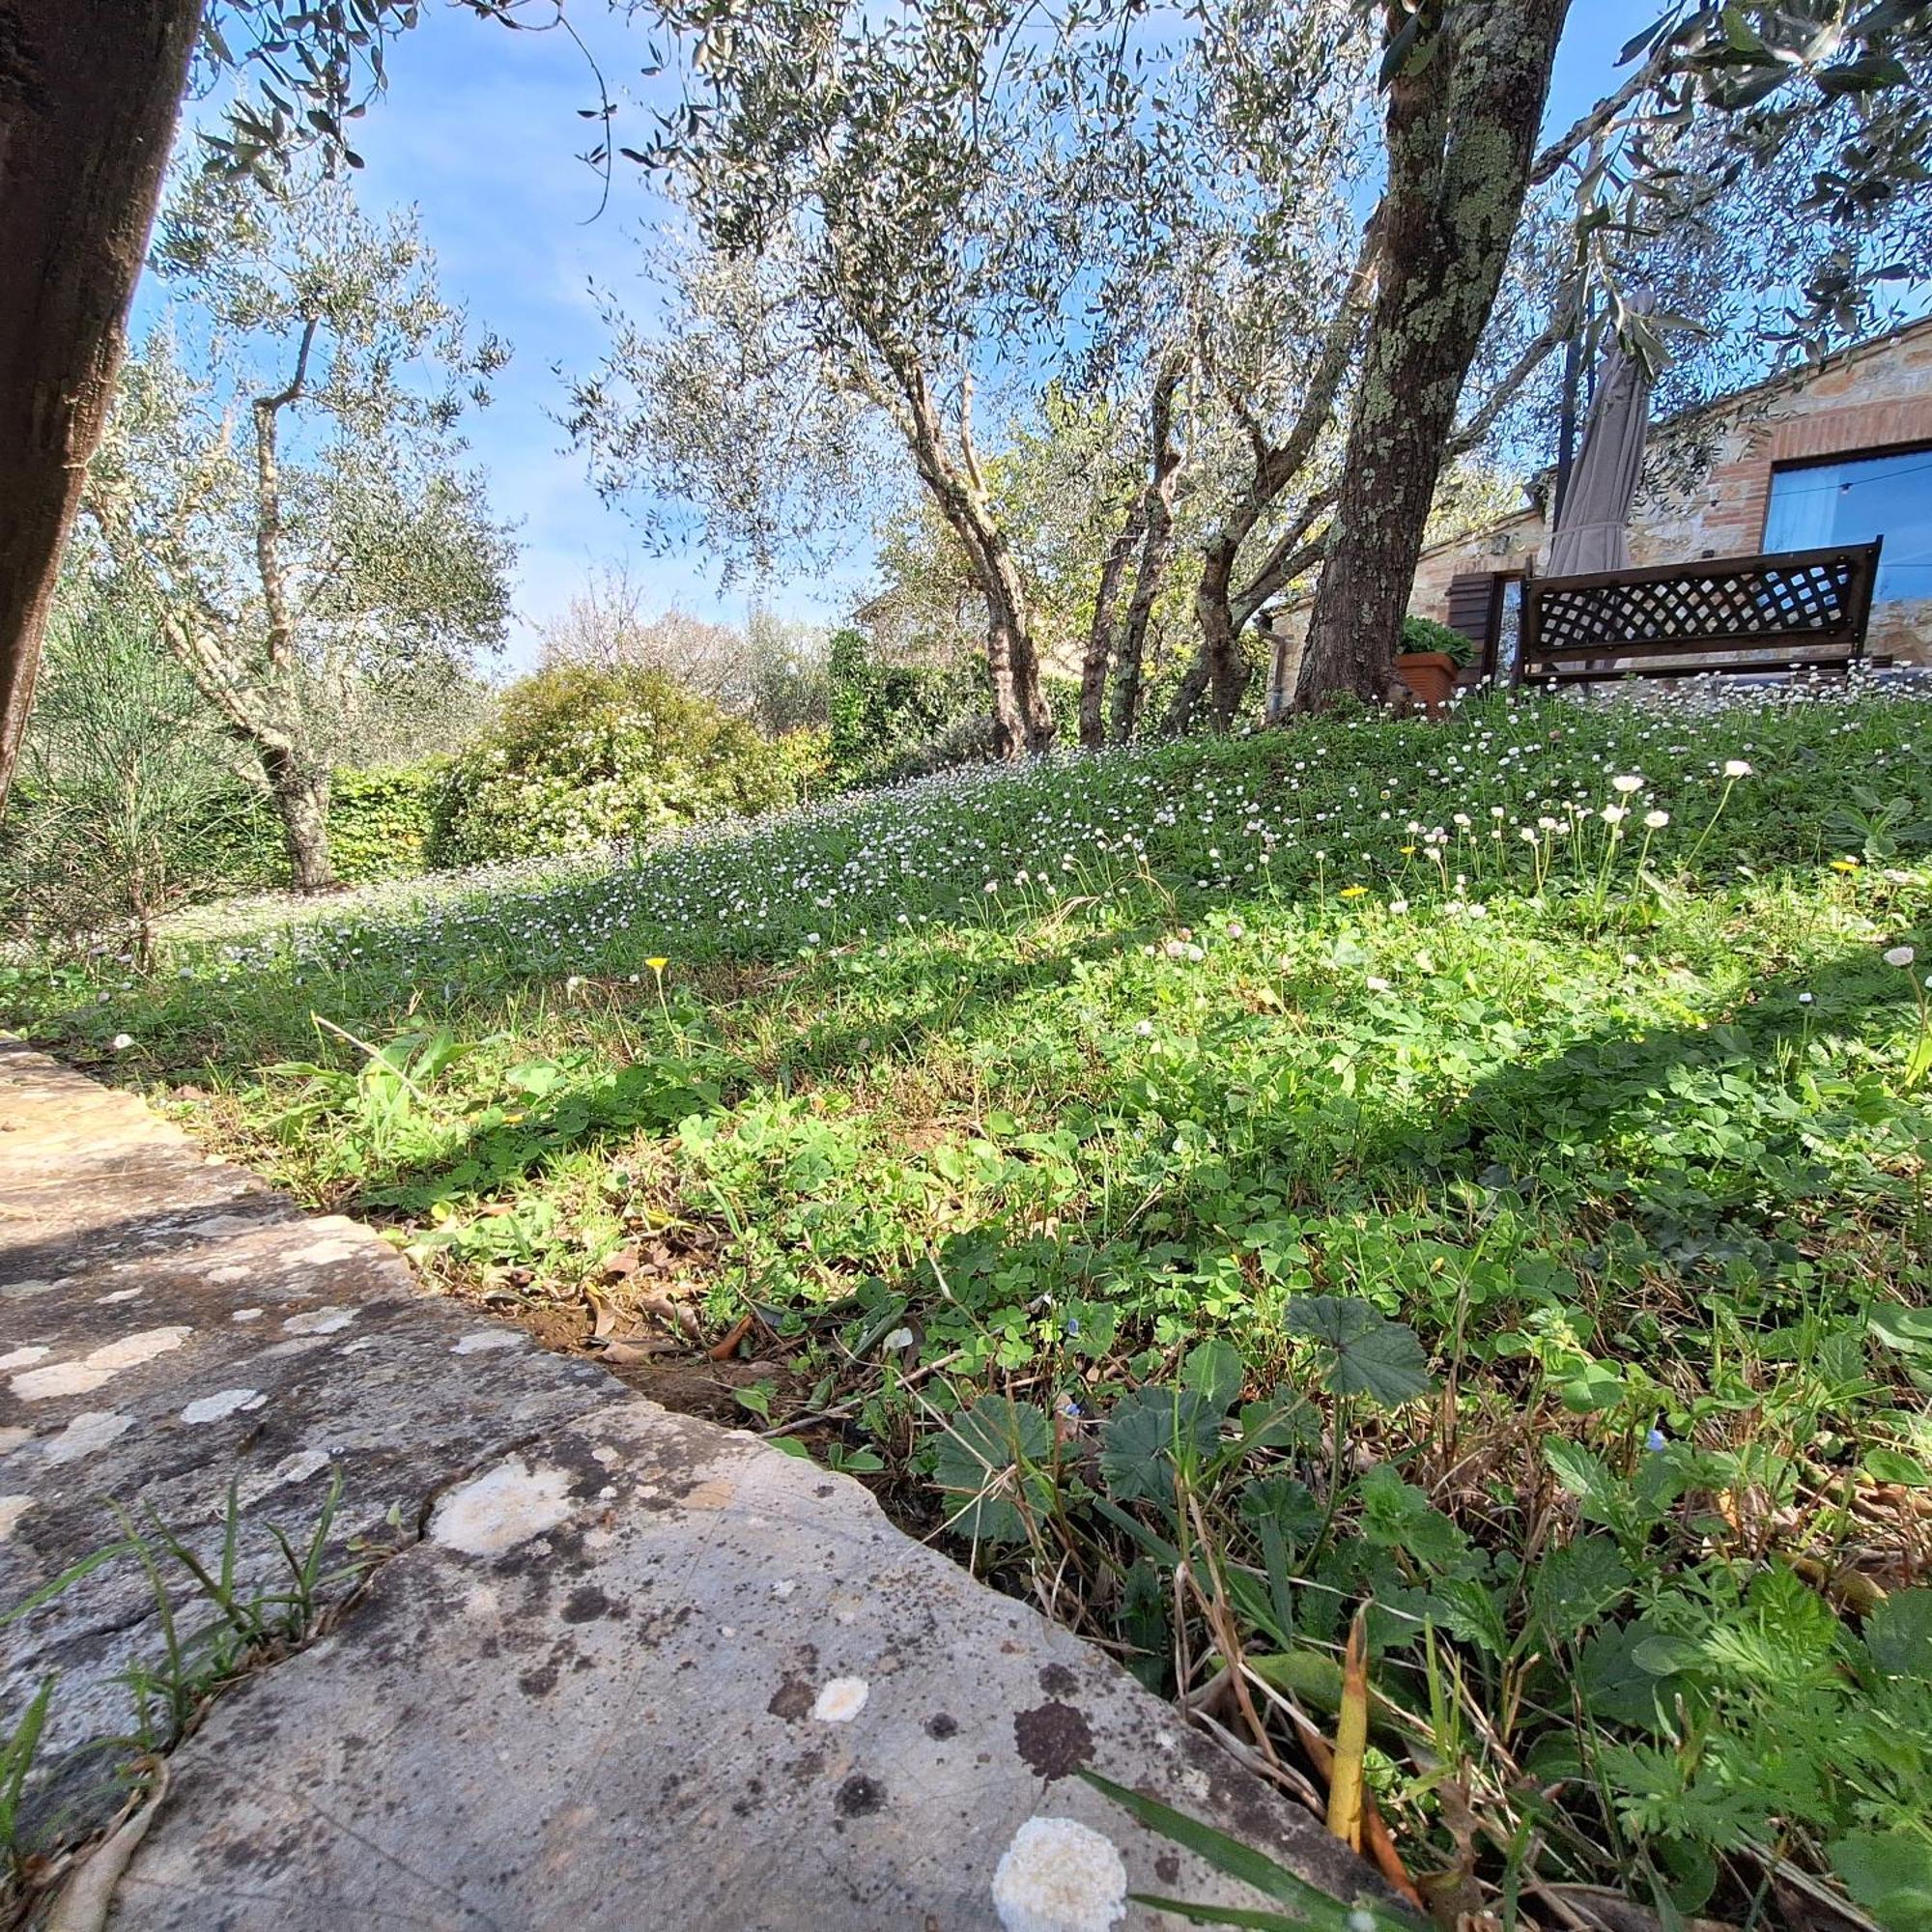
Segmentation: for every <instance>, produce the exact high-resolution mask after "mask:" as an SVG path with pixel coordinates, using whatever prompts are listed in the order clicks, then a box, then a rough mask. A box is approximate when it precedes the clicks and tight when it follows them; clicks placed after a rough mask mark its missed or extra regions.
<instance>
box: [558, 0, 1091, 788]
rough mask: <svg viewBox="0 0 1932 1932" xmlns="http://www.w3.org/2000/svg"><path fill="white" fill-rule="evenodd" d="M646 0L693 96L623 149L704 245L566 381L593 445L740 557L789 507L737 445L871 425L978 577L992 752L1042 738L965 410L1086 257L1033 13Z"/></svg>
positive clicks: (949, 0) (974, 406)
mask: <svg viewBox="0 0 1932 1932" xmlns="http://www.w3.org/2000/svg"><path fill="white" fill-rule="evenodd" d="M658 11H659V12H660V14H662V15H663V17H664V18H665V20H666V21H667V22H668V25H669V26H670V27H671V28H672V30H673V31H674V33H675V34H676V35H677V37H678V46H679V48H680V49H681V51H682V52H683V54H684V55H685V57H686V61H687V83H686V93H687V108H686V110H685V111H684V112H681V113H679V114H677V115H673V116H670V117H668V120H667V124H666V129H665V132H664V133H663V135H662V137H661V138H660V139H659V140H658V141H656V142H655V143H653V144H652V145H651V146H649V147H647V148H643V149H637V150H629V151H627V152H631V153H633V154H635V155H636V156H637V158H639V160H640V161H642V162H643V163H644V164H645V165H646V166H648V167H650V168H651V169H653V170H654V171H655V172H656V173H657V174H658V175H659V176H660V178H661V179H663V180H664V181H665V183H666V184H667V185H668V186H669V187H670V188H671V189H672V191H673V192H674V193H675V194H676V195H677V196H678V197H679V199H680V201H681V202H682V205H683V206H684V208H685V209H686V210H687V212H688V213H689V216H690V220H691V224H692V229H693V232H694V237H695V240H696V244H697V246H698V247H699V248H700V249H701V250H702V254H701V255H700V257H699V259H698V262H697V264H696V266H695V267H694V268H693V269H692V270H691V271H690V272H688V273H687V274H686V275H685V277H684V281H683V289H682V295H683V298H684V299H683V303H682V306H681V309H680V310H679V311H677V312H674V313H673V314H672V316H671V317H670V318H669V319H668V324H667V326H666V327H665V328H664V329H662V330H652V329H644V330H634V331H632V332H630V333H627V334H625V333H620V336H619V340H618V342H617V345H616V354H615V355H613V357H612V358H611V361H610V362H608V363H607V365H606V367H605V368H604V369H603V370H602V371H600V372H599V375H598V376H597V377H596V378H595V379H593V380H592V381H591V382H590V383H587V384H582V385H581V386H580V389H579V392H578V395H577V398H576V406H575V408H574V410H573V412H572V418H571V420H572V426H573V428H574V429H576V431H577V432H578V434H579V435H580V436H581V437H582V438H583V439H584V440H586V442H587V443H588V445H589V446H590V447H591V449H592V451H593V455H594V457H596V458H597V459H600V460H605V461H607V462H608V460H609V459H610V458H611V457H612V456H616V457H618V458H620V459H621V458H625V457H629V458H632V459H634V460H635V459H638V458H641V459H642V462H643V465H644V466H645V467H646V468H647V469H650V470H651V471H652V472H653V473H654V474H655V476H656V477H657V479H658V480H659V481H660V482H663V483H668V484H670V485H672V486H673V487H674V490H675V494H677V495H678V496H679V497H682V499H683V500H685V501H686V502H689V503H693V504H695V505H696V506H697V509H698V514H699V516H700V519H701V524H702V527H703V529H704V531H705V534H706V536H707V537H708V538H709V540H710V541H711V542H712V544H713V545H714V546H717V545H719V544H723V545H725V547H727V548H731V549H735V550H736V551H737V552H738V553H740V554H750V555H752V556H753V557H755V556H756V554H757V553H758V550H759V547H760V546H761V545H768V544H769V543H770V542H771V541H772V540H773V538H774V536H775V535H782V534H783V533H784V532H785V529H786V527H787V523H786V516H785V512H784V509H783V508H782V506H783V505H784V504H785V503H786V502H787V501H789V500H791V499H788V498H787V497H785V496H784V494H783V492H782V491H781V490H778V489H775V488H774V487H772V486H773V485H774V483H775V482H776V481H777V480H779V475H778V473H777V472H773V471H769V470H760V469H758V468H757V467H755V466H754V464H753V461H752V452H753V450H771V449H772V448H773V447H774V445H775V444H776V446H777V452H778V454H779V455H780V456H781V458H782V459H784V461H785V462H787V463H790V464H791V465H792V466H793V467H792V468H791V469H789V470H787V471H784V472H783V475H784V476H787V477H789V478H792V479H794V480H795V479H797V478H799V477H802V476H810V477H811V478H812V479H813V480H816V479H818V478H822V477H824V476H825V475H826V474H827V473H828V472H832V473H836V472H837V471H838V469H839V468H840V465H839V464H838V462H834V463H832V464H825V463H822V462H821V463H818V464H815V465H806V464H804V463H803V461H802V459H804V458H806V457H809V456H811V455H813V454H814V453H820V452H822V451H823V450H824V449H826V448H827V447H828V446H830V447H836V446H837V444H838V436H839V435H849V436H850V437H851V438H852V439H853V443H852V446H853V447H855V448H856V447H858V446H860V444H861V440H862V439H863V438H864V437H865V436H866V435H867V434H874V435H876V434H877V433H878V432H883V433H884V434H885V435H886V436H887V437H888V438H889V439H890V440H891V442H892V443H893V444H894V445H895V447H896V449H897V451H898V452H899V456H900V460H901V461H903V462H904V463H906V464H907V465H909V467H910V469H912V471H913V473H914V474H915V475H916V476H917V478H918V481H919V484H920V486H921V488H922V489H923V491H924V492H925V493H926V494H927V496H928V497H929V498H930V500H931V502H932V505H933V507H934V509H935V510H936V512H937V513H938V515H939V516H940V517H941V518H942V519H943V521H944V522H945V524H946V526H947V527H948V529H949V530H950V531H951V532H952V537H953V539H954V540H955V541H956V543H957V544H958V546H959V549H960V551H961V553H962V554H964V556H965V557H966V559H967V561H968V565H969V567H970V569H971V572H972V575H973V580H974V583H975V586H976V589H977V592H978V595H979V599H980V605H981V608H982V611H983V629H984V639H985V652H986V663H987V670H988V678H989V685H990V690H991V698H992V708H993V730H994V742H995V745H996V747H997V749H998V751H999V753H1001V754H1002V755H1004V756H1013V755H1017V754H1019V753H1025V752H1035V751H1038V750H1041V749H1043V748H1044V747H1045V746H1046V745H1047V744H1048V742H1049V741H1050V740H1051V738H1052V735H1053V728H1054V725H1053V718H1052V715H1051V712H1050V711H1049V709H1048V707H1047V704H1046V701H1045V698H1044V696H1042V694H1041V691H1040V681H1039V659H1038V649H1037V639H1036V638H1035V635H1034V613H1033V611H1031V609H1030V607H1029V603H1028V599H1027V594H1026V586H1025V584H1024V582H1023V581H1022V578H1021V574H1020V571H1019V569H1018V567H1017V565H1016V563H1015V560H1014V557H1013V554H1012V548H1011V544H1010V541H1009V535H1008V532H1007V531H1006V530H1005V529H1004V528H1003V527H1002V526H1001V524H1000V521H999V518H998V515H997V513H996V508H995V504H994V500H993V491H992V487H991V484H990V481H989V478H988V475H987V472H986V469H985V466H984V463H983V462H982V458H981V449H980V442H981V428H982V425H981V423H980V415H979V412H978V397H979V394H980V389H981V387H982V385H983V384H985V383H986V381H987V380H988V379H989V378H992V377H997V376H998V375H1000V374H1002V373H1003V372H1008V371H1009V370H1010V369H1011V367H1012V366H1013V365H1014V364H1015V363H1016V362H1018V361H1019V360H1020V359H1022V358H1023V356H1024V355H1025V353H1026V345H1027V344H1028V342H1029V341H1038V340H1043V339H1046V338H1047V337H1049V336H1050V335H1051V333H1052V332H1053V330H1052V325H1053V322H1054V319H1055V318H1056V317H1057V316H1058V315H1059V313H1060V302H1061V299H1062V297H1063V295H1064V293H1065V288H1066V286H1067V284H1068V282H1069V280H1070V278H1071V276H1072V274H1073V272H1074V270H1075V268H1076V266H1077V263H1078V261H1079V249H1078V247H1077V245H1075V241H1074V238H1073V236H1072V233H1071V226H1070V224H1071V223H1072V221H1073V219H1074V216H1073V214H1072V213H1070V212H1069V208H1070V198H1069V197H1068V196H1067V195H1066V194H1065V192H1063V189H1064V187H1065V182H1064V180H1063V178H1062V176H1061V174H1060V171H1059V169H1058V165H1057V157H1056V156H1055V154H1054V151H1053V148H1052V144H1051V143H1050V142H1047V141H1043V140H1042V139H1041V138H1040V132H1039V130H1040V128H1041V126H1042V122H1041V119H1040V116H1041V114H1042V113H1043V112H1044V110H1043V109H1042V108H1041V106H1040V103H1039V100H1038V99H1037V95H1036V93H1035V91H1034V88H1033V85H1032V81H1031V78H1030V72H1029V69H1028V66H1027V62H1026V60H1025V58H1024V52H1023V48H1022V47H1021V44H1020V43H1021V37H1022V35H1023V33H1024V30H1025V26H1026V22H1027V18H1028V14H1029V10H1028V8H1026V7H1025V6H1023V5H1019V4H1015V0H926V4H923V5H921V6H919V7H916V8H912V9H908V10H905V11H903V12H902V13H899V14H894V15H892V16H890V17H887V18H880V17H874V16H870V15H867V14H866V13H865V11H864V10H862V9H858V8H853V7H849V6H846V5H843V4H839V0H781V4H776V5H774V4H764V3H763V0H761V4H759V5H757V6H751V5H749V4H746V0H671V3H670V4H668V5H665V6H663V7H661V8H660V9H659V10H658ZM707 370H709V371H712V372H715V373H714V374H712V375H710V376H707V374H706V371H707ZM741 375H742V376H743V377H746V378H748V379H749V382H743V381H739V380H738V379H739V378H740V376H741ZM723 386H733V387H735V388H736V390H737V393H738V394H739V396H740V397H745V396H748V395H752V394H756V395H757V396H759V397H760V398H762V407H761V408H760V410H759V412H758V413H759V416H760V425H759V427H758V428H757V429H756V430H754V431H753V433H752V434H751V435H749V436H741V437H724V436H722V434H721V433H722V430H723V426H724V425H725V423H727V422H731V421H735V420H737V419H738V415H737V414H734V413H733V412H731V411H730V409H729V407H728V405H725V407H724V408H723V409H722V410H721V407H720V405H721V403H722V402H723V399H722V398H720V397H718V395H717V393H716V391H717V389H718V388H720V387H723ZM739 413H742V412H739ZM844 469H845V473H846V474H848V475H850V474H851V473H852V469H853V466H852V465H851V464H850V463H847V464H845V465H844ZM606 473H607V477H608V479H609V480H610V481H611V482H613V483H616V482H621V481H622V480H623V472H622V471H621V469H620V470H619V471H617V472H615V473H612V472H611V471H609V470H608V469H607V472H606ZM754 484H762V485H763V487H762V488H753V485H754ZM775 503H777V504H779V505H781V508H779V509H777V510H774V508H773V507H772V506H773V505H774V504H775ZM805 506H806V507H807V508H808V509H812V508H813V507H814V506H812V505H811V503H810V497H809V494H808V497H807V498H806V505H805Z"/></svg>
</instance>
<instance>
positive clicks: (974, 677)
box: [826, 631, 1077, 785]
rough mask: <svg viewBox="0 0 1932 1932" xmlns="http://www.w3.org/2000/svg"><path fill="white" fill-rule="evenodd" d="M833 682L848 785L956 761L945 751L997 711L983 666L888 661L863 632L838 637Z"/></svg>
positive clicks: (838, 750)
mask: <svg viewBox="0 0 1932 1932" xmlns="http://www.w3.org/2000/svg"><path fill="white" fill-rule="evenodd" d="M826 678H827V683H828V686H829V694H828V698H827V708H828V711H829V713H830V716H831V721H832V736H831V758H832V773H833V776H834V778H835V779H836V780H837V781H838V782H839V783H841V784H859V785H867V784H882V783H890V782H892V781H893V780H894V779H895V778H902V777H908V776H912V775H914V774H916V773H918V772H921V771H933V770H937V769H939V767H940V766H941V765H942V764H944V763H947V762H956V760H948V759H947V758H946V757H944V755H943V754H938V753H937V748H938V747H939V746H940V745H942V744H943V743H945V742H947V741H948V740H950V739H951V738H952V737H954V736H958V735H963V736H965V737H969V738H970V737H971V735H972V734H971V731H970V725H971V721H972V720H974V719H975V718H983V717H986V716H987V715H988V714H989V710H990V706H989V703H988V696H987V690H986V673H985V668H984V667H983V666H982V665H980V664H978V663H967V664H963V665H895V664H888V663H887V662H886V661H885V660H884V659H883V658H881V657H879V656H878V655H877V654H876V653H875V652H874V651H873V650H872V647H871V645H870V644H868V643H867V640H866V639H865V638H864V637H863V636H862V635H861V634H860V633H859V632H857V631H839V632H837V633H835V634H834V636H833V639H832V645H831V651H830V655H829V657H828V659H827V662H826ZM1076 703H1077V696H1076Z"/></svg>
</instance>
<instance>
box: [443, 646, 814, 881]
mask: <svg viewBox="0 0 1932 1932" xmlns="http://www.w3.org/2000/svg"><path fill="white" fill-rule="evenodd" d="M794 766H795V760H794V757H793V755H792V754H791V753H776V752H775V751H774V749H773V747H772V746H771V745H770V744H768V743H767V742H766V741H765V740H764V739H762V738H760V737H759V736H758V734H757V732H756V731H755V730H753V727H752V726H751V725H748V724H746V723H744V721H743V720H741V719H736V718H732V717H730V716H728V715H727V714H726V713H725V712H724V711H721V710H720V709H719V708H718V706H717V705H715V704H713V703H711V702H710V701H709V700H708V699H706V698H703V697H699V696H696V694H694V693H692V692H690V691H687V690H686V689H685V688H684V687H683V686H682V685H680V684H678V683H677V682H676V680H675V679H673V678H670V677H668V676H666V675H665V674H664V673H663V672H662V671H654V670H643V669H639V668H637V667H635V666H620V667H617V668H611V669H602V668H596V667H593V666H589V665H564V666H559V667H557V668H555V669H553V670H545V671H539V672H537V674H536V675H535V676H533V677H526V678H525V679H524V680H523V682H522V683H520V684H517V685H514V686H512V687H511V689H510V690H509V691H508V692H507V693H506V694H505V696H504V698H503V703H502V707H501V710H500V711H499V712H498V714H497V722H496V723H495V724H494V725H492V726H491V727H490V728H489V729H488V730H487V731H485V732H484V733H483V735H482V737H480V738H479V739H478V740H477V742H476V743H475V744H474V745H473V746H471V747H470V749H469V751H468V752H466V753H463V754H462V756H460V757H459V758H457V759H456V760H455V761H454V763H453V764H452V765H451V767H450V771H449V776H448V781H447V783H446V784H445V785H444V786H443V787H442V789H441V791H440V794H439V797H438V800H437V803H436V807H435V811H434V814H433V823H432V827H431V831H430V838H429V846H428V852H429V860H430V863H431V865H433V866H437V867H450V866H465V865H474V864H477V863H479V862H481V861H484V860H490V859H517V858H526V857H533V856H536V855H539V854H549V853H558V852H574V851H583V850H587V849H589V848H591V847H593V846H597V845H602V844H605V843H607V842H609V841H610V840H611V839H618V838H641V837H644V836H645V835H647V834H649V833H652V832H657V831H661V830H663V829H665V828H667V827H669V826H674V825H689V824H695V823H696V822H697V821H699V820H702V819H712V818H732V817H744V816H748V815H750V814H752V813H754V812H759V811H765V810H771V809H772V808H773V807H775V806H780V805H783V804H786V803H789V802H790V801H791V800H792V799H793V798H795V797H796V796H797V795H798V792H799V789H800V782H801V781H800V775H799V773H798V771H797V770H796V769H795V768H794Z"/></svg>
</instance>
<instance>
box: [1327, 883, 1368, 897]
mask: <svg viewBox="0 0 1932 1932" xmlns="http://www.w3.org/2000/svg"><path fill="white" fill-rule="evenodd" d="M1368 891H1369V889H1368V887H1367V886H1344V887H1343V888H1342V890H1341V891H1340V892H1339V893H1337V894H1336V895H1335V896H1336V897H1337V898H1343V899H1359V898H1366V897H1367V896H1368Z"/></svg>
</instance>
